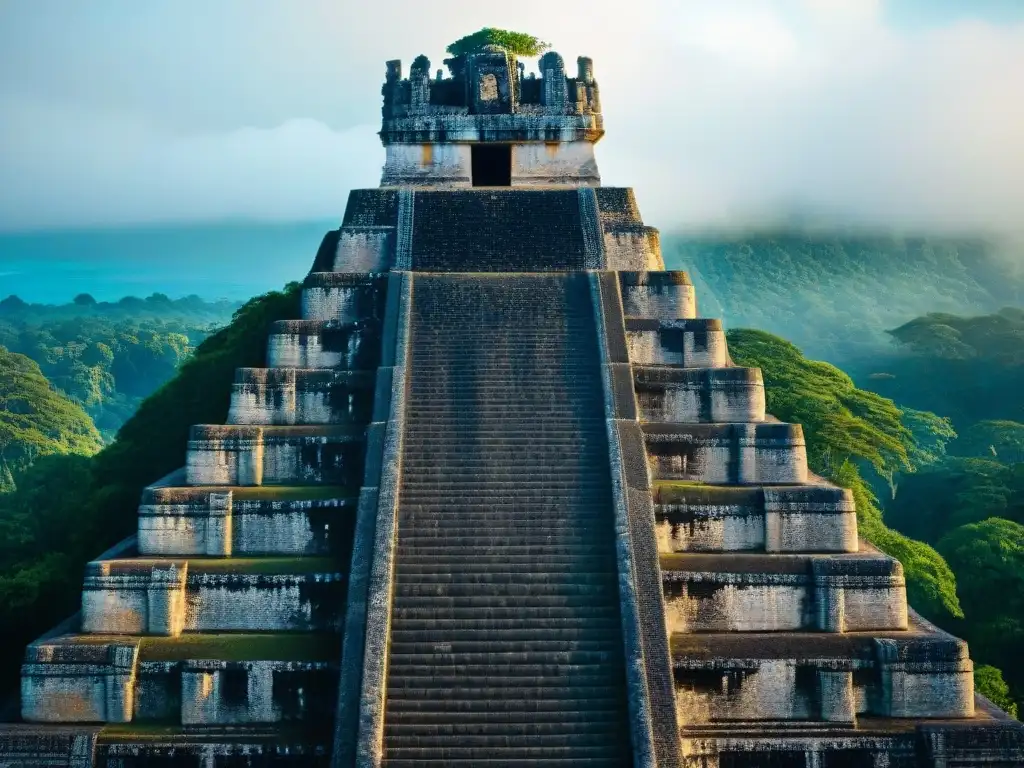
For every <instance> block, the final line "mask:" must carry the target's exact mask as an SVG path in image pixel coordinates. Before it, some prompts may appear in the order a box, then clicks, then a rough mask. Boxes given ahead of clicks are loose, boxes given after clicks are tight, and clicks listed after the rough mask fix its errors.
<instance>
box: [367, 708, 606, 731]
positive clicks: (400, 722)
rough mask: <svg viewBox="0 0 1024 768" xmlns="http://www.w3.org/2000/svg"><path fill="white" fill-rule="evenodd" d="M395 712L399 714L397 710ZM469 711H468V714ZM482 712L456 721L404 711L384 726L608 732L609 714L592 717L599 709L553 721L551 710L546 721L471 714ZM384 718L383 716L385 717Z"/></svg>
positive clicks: (489, 713) (402, 729)
mask: <svg viewBox="0 0 1024 768" xmlns="http://www.w3.org/2000/svg"><path fill="white" fill-rule="evenodd" d="M396 714H398V713H396ZM467 714H468V713H467ZM474 714H479V715H483V716H484V717H480V718H472V719H469V718H467V719H465V720H459V721H457V722H451V721H450V720H448V721H442V722H439V721H438V720H437V719H435V718H429V717H422V716H420V717H410V716H408V715H407V714H406V713H402V716H401V717H400V719H397V720H395V721H393V722H392V724H391V725H389V726H387V729H388V732H389V733H393V734H395V735H396V736H398V735H400V736H423V735H432V734H438V735H448V736H457V735H461V734H464V735H467V736H474V735H482V736H486V735H495V736H499V735H506V734H507V735H516V736H530V735H555V734H562V733H602V734H604V733H607V731H608V721H609V719H610V716H611V713H605V716H604V718H600V717H595V715H597V716H599V715H600V714H601V713H599V712H590V713H588V714H589V715H590V718H588V719H583V718H575V719H573V718H566V717H565V715H572V714H575V713H568V712H567V713H565V714H564V715H563V714H561V713H560V714H559V715H558V716H557V719H556V720H551V719H550V718H551V716H552V713H546V714H545V720H543V721H538V720H532V721H531V720H519V721H515V720H509V719H507V718H504V719H498V718H496V717H495V715H496V714H497V713H494V712H480V713H474ZM385 720H386V716H385Z"/></svg>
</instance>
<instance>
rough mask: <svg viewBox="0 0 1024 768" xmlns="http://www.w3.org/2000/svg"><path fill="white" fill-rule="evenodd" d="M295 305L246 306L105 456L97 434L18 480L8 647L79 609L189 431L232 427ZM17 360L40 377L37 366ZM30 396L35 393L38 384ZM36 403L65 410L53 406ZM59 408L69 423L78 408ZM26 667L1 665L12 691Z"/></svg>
mask: <svg viewBox="0 0 1024 768" xmlns="http://www.w3.org/2000/svg"><path fill="white" fill-rule="evenodd" d="M298 297H299V286H298V284H290V285H288V286H287V287H286V288H285V290H284V291H283V292H273V293H269V294H266V295H264V296H260V297H257V298H255V299H252V300H251V301H249V302H247V303H246V304H245V305H244V306H242V307H241V308H240V309H239V310H238V311H237V312H236V313H235V314H234V318H233V320H232V321H231V323H230V325H228V326H227V327H225V328H223V329H221V330H219V331H217V332H216V333H214V334H213V335H211V336H210V337H209V338H207V339H205V340H204V341H203V342H202V343H200V344H199V346H198V347H197V348H196V350H195V353H194V354H193V355H192V356H191V357H190V358H189V359H188V360H186V361H185V362H184V364H182V366H181V367H180V369H179V370H178V373H177V375H176V376H175V377H174V378H172V379H171V380H170V381H169V382H167V383H166V384H164V385H163V386H161V387H160V388H159V389H158V390H157V391H156V392H155V393H154V394H152V395H151V396H150V397H148V398H147V399H146V400H145V401H144V402H143V403H142V406H141V407H140V408H139V409H138V411H137V412H136V413H135V414H134V415H133V416H132V417H131V418H129V419H128V421H127V422H126V423H125V424H124V425H123V426H122V427H121V429H120V431H119V432H118V436H117V439H116V440H115V441H114V442H113V443H112V444H111V445H108V446H107V447H105V448H104V449H103V450H101V451H100V452H99V453H97V454H95V455H94V456H91V457H90V456H88V455H82V454H88V453H90V452H92V451H94V450H95V449H96V448H98V447H99V439H98V435H96V434H95V431H94V430H93V431H92V432H91V433H88V435H89V438H88V441H87V442H84V443H82V444H79V445H78V446H77V448H78V449H80V450H79V452H78V453H69V454H66V455H59V453H58V452H51V455H46V456H41V457H39V458H36V460H35V461H34V463H32V464H31V465H30V466H27V467H25V468H21V469H19V471H18V472H16V473H15V475H14V479H15V483H16V489H15V490H13V491H9V492H7V493H0V626H3V627H5V632H6V640H7V647H9V648H12V649H14V648H19V647H21V646H23V645H24V644H26V643H28V642H29V641H31V640H32V639H33V638H34V637H36V636H38V635H39V634H41V633H42V632H44V631H45V630H46V629H48V628H49V627H50V626H52V625H54V624H56V623H57V622H59V621H60V620H62V619H63V618H65V617H66V616H68V615H70V614H72V613H74V612H75V611H76V610H77V609H78V604H79V600H80V599H81V586H82V572H83V568H84V566H85V563H86V562H88V561H89V560H90V559H92V558H94V557H96V556H97V555H98V554H100V553H101V552H102V551H104V550H105V549H107V548H108V547H110V546H111V545H112V544H114V543H116V542H117V541H118V540H120V539H122V538H124V537H125V536H127V535H129V534H131V533H133V532H134V530H135V525H136V512H137V509H138V503H139V495H140V493H141V491H142V488H143V487H144V486H145V485H147V484H148V483H150V482H152V481H153V480H155V479H158V478H159V477H161V476H163V475H165V474H167V473H168V472H170V471H172V470H174V469H176V468H178V467H180V466H182V464H184V461H185V447H186V443H187V440H188V430H189V427H190V425H192V424H200V423H213V424H218V423H223V422H224V421H225V420H226V417H227V409H228V403H229V399H230V392H231V382H232V381H233V374H234V370H235V368H236V367H240V366H262V365H264V364H265V359H264V357H265V350H266V340H267V334H268V332H269V330H270V323H271V322H272V321H273V320H276V319H281V318H294V317H298V314H299V298H298ZM11 357H16V358H19V360H20V361H23V362H22V363H20V364H21V365H23V366H24V367H26V368H28V369H30V370H35V371H36V373H37V374H38V369H37V368H35V367H34V366H33V364H32V363H31V361H25V358H24V357H21V356H16V355H11ZM0 359H3V358H0ZM36 378H37V379H39V380H41V376H38V375H37V377H36ZM0 380H2V379H0ZM43 383H45V382H43ZM32 386H33V387H34V388H35V389H34V390H33V391H35V390H38V388H39V381H34V383H33V384H32ZM52 396H53V393H52V391H51V398H52ZM57 397H59V396H57ZM39 402H40V404H42V405H44V406H45V408H46V409H50V408H51V407H52V408H53V410H54V411H55V412H57V411H58V410H59V407H58V406H54V404H53V401H52V399H49V400H40V401H39ZM60 402H61V403H62V404H63V405H61V406H60V407H63V408H64V409H65V410H66V411H68V412H69V413H70V412H72V411H74V410H75V409H76V408H77V406H74V404H73V403H70V402H69V401H67V400H66V399H64V398H61V400H60ZM77 410H78V416H77V419H72V417H67V418H68V419H69V420H71V421H72V423H74V424H75V425H77V428H81V427H82V424H83V419H82V417H84V414H83V413H81V409H77ZM52 418H56V416H54V417H52ZM84 424H85V425H88V418H87V417H85V418H84ZM88 426H89V428H90V429H91V425H88ZM67 439H70V438H67ZM19 663H20V657H19V655H18V654H17V653H14V654H6V655H5V656H4V657H3V664H4V666H3V668H2V669H0V681H2V684H3V686H4V687H5V689H6V688H8V687H9V686H11V685H13V684H14V683H15V681H16V678H17V673H18V665H19Z"/></svg>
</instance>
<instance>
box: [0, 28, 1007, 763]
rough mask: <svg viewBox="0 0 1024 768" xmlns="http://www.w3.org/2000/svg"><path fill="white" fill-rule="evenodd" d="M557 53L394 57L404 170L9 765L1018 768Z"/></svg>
mask: <svg viewBox="0 0 1024 768" xmlns="http://www.w3.org/2000/svg"><path fill="white" fill-rule="evenodd" d="M539 68H540V73H539V75H529V76H528V75H526V74H525V72H524V68H522V67H520V65H519V62H518V61H517V59H516V57H515V56H513V55H511V54H509V53H507V52H506V51H505V50H502V49H499V48H494V47H485V48H481V49H478V50H476V51H475V52H472V53H468V54H464V55H461V56H457V57H455V58H454V59H453V60H449V69H450V75H449V76H447V77H445V76H442V75H441V74H440V73H438V74H437V75H431V71H430V62H429V61H427V60H426V58H425V57H419V58H417V59H416V61H415V63H414V64H413V67H412V69H411V71H410V72H409V74H408V77H406V76H405V75H404V73H403V68H402V65H401V63H400V62H398V61H392V62H388V64H387V69H386V82H385V84H384V88H383V96H384V107H383V126H382V130H381V132H380V136H381V139H382V141H383V144H384V147H385V151H386V160H385V164H384V170H383V177H382V179H381V184H380V186H379V187H378V188H376V189H361V190H355V191H353V192H352V193H351V195H350V196H349V200H348V206H347V208H346V210H345V213H344V218H343V220H342V222H341V226H340V227H339V228H338V229H337V230H334V231H332V232H329V233H327V235H326V236H325V237H324V239H323V242H322V244H321V246H320V248H319V250H318V252H317V253H316V255H315V258H314V261H313V266H312V270H311V271H310V273H309V274H308V275H307V277H306V279H305V283H304V287H303V297H302V316H301V318H296V319H287V320H281V321H280V322H278V323H277V324H276V325H275V327H274V329H273V331H272V333H271V335H270V338H269V339H268V341H267V353H266V367H265V368H246V369H241V370H238V371H237V373H236V375H235V384H234V391H233V394H232V397H231V403H230V410H229V411H228V417H227V422H228V423H227V424H224V425H211V424H199V425H195V426H194V427H192V432H191V437H190V439H189V443H188V450H187V460H186V462H185V465H184V466H183V467H182V468H181V469H180V470H179V471H177V472H174V473H173V474H171V475H169V476H167V477H164V478H159V479H158V478H154V479H153V480H154V482H153V484H152V486H150V487H149V488H148V489H146V491H145V492H144V494H143V496H142V499H141V500H140V505H139V514H138V532H137V535H136V536H134V537H132V538H131V539H129V540H126V541H124V542H123V543H121V544H120V545H118V546H116V547H115V548H114V549H111V550H110V551H108V552H106V553H104V554H102V555H100V556H99V557H97V558H96V560H95V561H93V562H92V563H90V564H89V566H88V568H87V570H86V573H85V575H84V582H83V587H82V608H81V612H80V614H79V615H77V616H76V617H74V618H72V619H70V620H69V621H68V622H66V623H65V624H64V625H62V626H60V627H58V628H56V629H55V630H54V631H53V632H51V633H49V634H47V635H46V636H44V637H42V638H40V639H39V640H37V641H36V642H34V643H33V644H32V645H31V646H29V648H28V649H27V650H26V651H25V655H24V664H23V666H22V677H21V721H20V722H17V723H10V724H7V725H5V726H3V728H2V731H0V765H5V766H7V765H9V766H60V765H64V766H76V767H84V766H110V767H114V766H116V767H117V768H134V767H135V766H150V765H152V766H175V767H177V766H196V767H197V768H198V767H200V766H201V767H202V768H222V767H223V768H227V767H229V766H230V767H232V768H234V767H235V766H285V765H288V766H305V765H322V766H327V765H330V766H338V767H345V766H360V768H365V767H369V766H384V767H386V768H406V767H408V768H413V767H422V768H427V767H428V766H636V767H637V768H654V767H655V766H657V767H659V768H790V767H792V768H964V767H966V766H986V767H988V768H1010V767H1011V766H1021V765H1024V729H1022V727H1021V725H1020V724H1019V723H1017V722H1015V721H1013V720H1010V719H1009V718H1007V717H1006V716H1005V715H1003V714H1002V713H1001V712H999V711H998V710H996V709H995V708H994V707H993V706H992V705H990V704H989V703H987V702H986V701H985V700H984V699H981V698H980V697H976V696H975V694H974V688H973V676H972V669H973V668H972V663H971V660H970V658H969V656H968V650H967V647H966V645H965V644H964V643H963V642H961V641H960V640H958V639H956V638H954V637H951V636H950V635H948V634H945V633H944V632H942V631H941V630H939V629H937V628H936V627H934V626H932V625H930V624H928V623H927V622H926V621H924V620H922V619H921V618H920V617H918V616H917V615H916V614H914V612H913V611H912V610H910V608H909V607H908V606H907V602H906V589H905V581H904V574H903V569H902V567H901V566H900V564H899V563H898V562H897V561H895V560H893V559H892V558H891V557H889V556H887V555H884V554H882V553H880V552H878V551H877V550H875V549H874V548H873V547H872V546H871V545H870V544H869V543H867V542H866V541H864V540H862V539H860V538H859V537H858V530H857V518H856V514H855V509H854V504H853V500H852V496H851V494H850V493H849V492H848V491H846V490H843V489H841V488H837V487H835V486H833V485H830V484H829V483H828V482H826V481H825V480H823V479H821V478H819V477H816V476H814V475H813V474H812V473H810V472H809V471H808V468H807V460H806V452H805V445H804V435H803V432H802V431H801V428H800V425H798V424H784V423H780V422H779V421H778V420H776V419H774V418H772V416H771V415H769V414H767V413H765V392H764V385H763V382H762V377H761V373H760V371H759V370H756V369H750V368H742V367H737V366H735V365H734V364H733V363H732V362H731V360H730V357H729V351H728V348H727V345H726V340H725V336H724V334H723V330H722V325H721V323H720V322H719V321H718V320H715V319H708V318H701V317H699V315H698V311H697V301H696V297H695V296H694V291H693V286H692V284H691V282H690V280H689V279H688V278H687V276H686V274H685V273H684V272H673V271H666V270H665V267H664V263H663V261H662V257H661V253H660V248H659V239H658V232H657V230H655V229H653V228H651V227H649V226H646V225H645V224H644V222H643V220H642V219H641V217H640V213H639V211H638V209H637V205H636V201H635V198H634V195H633V192H632V191H631V190H630V189H626V188H615V187H605V186H602V185H601V179H600V175H599V172H598V167H597V164H596V161H595V154H594V145H595V144H596V143H597V141H598V140H599V139H601V137H602V135H603V133H604V130H603V126H602V118H601V102H600V95H599V89H598V85H597V81H596V80H595V76H594V69H593V66H592V63H591V61H590V60H589V59H586V58H580V59H579V60H578V62H577V67H576V69H575V71H573V72H568V71H567V70H566V66H565V63H564V61H563V59H562V57H561V56H559V55H558V54H556V53H547V54H545V55H544V56H542V57H541V58H540V64H539ZM154 439H158V436H157V437H155V438H154Z"/></svg>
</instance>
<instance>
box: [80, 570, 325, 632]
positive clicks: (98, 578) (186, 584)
mask: <svg viewBox="0 0 1024 768" xmlns="http://www.w3.org/2000/svg"><path fill="white" fill-rule="evenodd" d="M156 562H157V563H158V564H153V563H154V561H146V560H122V561H109V560H107V561H100V562H93V563H90V564H89V566H88V569H87V573H86V578H85V584H84V586H83V590H82V631H83V632H85V633H87V634H135V635H145V634H149V635H164V636H171V637H174V636H177V635H180V634H181V633H182V632H210V631H215V632H231V631H252V632H259V631H279V630H284V631H290V630H330V629H336V628H337V627H336V624H337V615H336V611H332V610H331V607H332V601H337V600H341V599H343V597H344V594H345V577H344V575H343V574H341V573H337V572H331V571H320V572H310V573H288V572H284V573H273V572H270V573H259V572H256V573H246V572H244V571H243V570H229V569H227V568H225V569H221V570H217V571H203V570H195V569H192V570H191V571H190V569H189V568H188V563H187V562H186V561H180V562H177V563H174V562H167V561H156Z"/></svg>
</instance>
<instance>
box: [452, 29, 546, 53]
mask: <svg viewBox="0 0 1024 768" xmlns="http://www.w3.org/2000/svg"><path fill="white" fill-rule="evenodd" d="M488 45H494V46H497V47H498V48H504V49H505V50H506V51H508V52H509V53H511V54H513V55H514V56H540V55H541V54H542V53H544V51H546V50H548V49H549V48H551V44H550V43H545V42H544V41H543V40H540V39H538V38H536V37H534V36H533V35H528V34H526V33H525V32H511V31H509V30H507V29H495V28H494V27H484V28H483V29H481V30H479V31H477V32H474V33H473V34H471V35H466V36H465V37H461V38H459V39H458V40H456V41H455V42H454V43H452V44H451V45H449V46H448V48H447V49H446V50H447V51H448V53H450V54H451V55H452V56H464V55H465V54H467V53H473V52H474V51H479V50H480V49H481V48H484V47H486V46H488Z"/></svg>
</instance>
